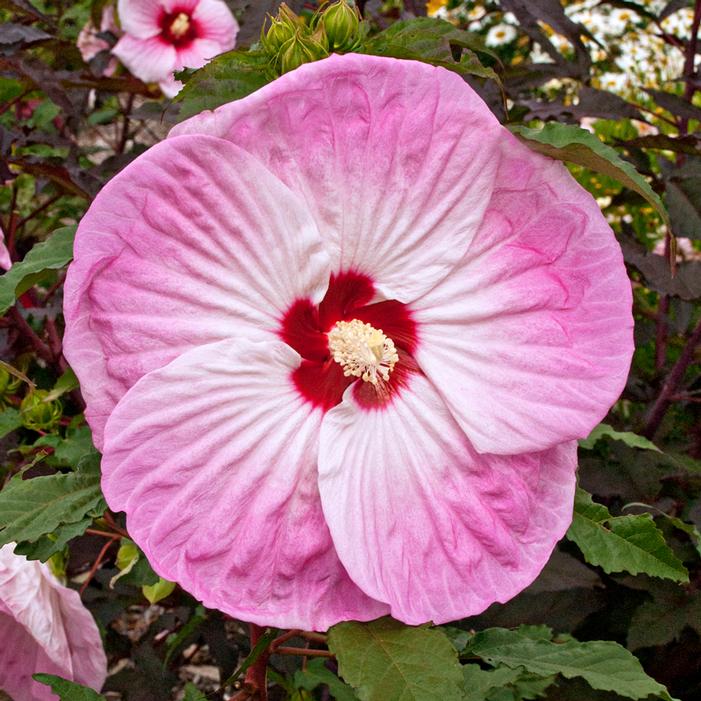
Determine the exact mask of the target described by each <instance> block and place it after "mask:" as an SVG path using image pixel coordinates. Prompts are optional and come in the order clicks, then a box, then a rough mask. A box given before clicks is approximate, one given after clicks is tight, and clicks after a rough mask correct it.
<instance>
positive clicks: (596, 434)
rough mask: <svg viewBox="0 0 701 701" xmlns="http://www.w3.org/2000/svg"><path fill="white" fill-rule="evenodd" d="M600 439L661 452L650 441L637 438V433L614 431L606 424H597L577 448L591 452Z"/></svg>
mask: <svg viewBox="0 0 701 701" xmlns="http://www.w3.org/2000/svg"><path fill="white" fill-rule="evenodd" d="M602 438H612V439H613V440H615V441H623V443H625V444H626V445H627V446H628V447H630V448H642V449H643V450H656V451H657V452H658V453H661V452H662V451H661V450H660V449H659V448H658V447H657V446H656V445H655V444H654V443H653V442H652V441H650V440H648V439H647V438H645V437H644V436H639V435H638V434H637V433H631V432H630V431H616V429H614V428H613V426H609V425H608V424H599V425H598V426H596V427H595V428H594V430H593V431H592V432H591V433H590V434H589V436H588V437H587V438H585V439H584V440H581V441H579V447H580V448H584V449H585V450H591V449H592V448H593V447H594V446H595V445H596V444H597V443H598V441H599V440H601V439H602Z"/></svg>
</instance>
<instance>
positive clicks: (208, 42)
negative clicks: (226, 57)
mask: <svg viewBox="0 0 701 701" xmlns="http://www.w3.org/2000/svg"><path fill="white" fill-rule="evenodd" d="M221 52H222V49H221V47H220V46H219V44H218V43H217V42H216V41H213V40H212V39H194V40H193V41H191V42H190V43H189V44H188V45H187V46H186V47H183V48H180V47H178V48H176V53H177V59H176V61H177V65H176V70H181V69H182V68H201V67H202V66H204V64H205V63H207V62H208V61H210V60H211V59H213V58H214V57H215V56H217V55H219V54H220V53H221Z"/></svg>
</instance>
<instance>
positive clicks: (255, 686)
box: [244, 623, 270, 701]
mask: <svg viewBox="0 0 701 701" xmlns="http://www.w3.org/2000/svg"><path fill="white" fill-rule="evenodd" d="M249 631H250V633H249V634H250V638H251V649H253V648H254V647H255V646H256V643H257V642H258V641H259V640H260V639H261V637H262V636H263V634H264V633H265V628H261V627H260V626H257V625H256V624H255V623H249ZM269 658H270V648H268V649H267V650H264V651H263V652H262V653H261V655H260V656H259V657H258V659H257V660H256V661H255V662H254V663H253V664H252V665H251V666H250V667H249V668H248V670H247V671H246V678H245V680H244V687H245V688H246V689H247V691H248V694H249V698H251V699H255V701H268V679H267V676H268V659H269Z"/></svg>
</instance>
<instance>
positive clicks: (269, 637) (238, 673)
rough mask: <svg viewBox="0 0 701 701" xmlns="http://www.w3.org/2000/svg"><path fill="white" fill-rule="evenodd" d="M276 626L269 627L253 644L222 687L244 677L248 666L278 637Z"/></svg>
mask: <svg viewBox="0 0 701 701" xmlns="http://www.w3.org/2000/svg"><path fill="white" fill-rule="evenodd" d="M277 633H278V632H277V629H276V628H268V629H267V630H266V631H265V633H263V635H261V636H260V638H258V642H257V643H256V644H255V645H254V646H253V649H252V650H251V651H250V652H249V653H248V656H247V657H246V659H245V660H244V661H243V662H242V663H241V665H240V666H239V667H238V669H236V670H235V671H234V673H233V674H232V675H231V676H230V677H229V678H228V679H227V680H226V681H225V682H224V683H223V684H222V685H221V686H222V687H225V686H231V685H232V684H234V683H235V682H236V681H237V680H238V679H239V678H240V677H242V676H243V675H244V674H245V673H246V670H248V668H249V667H250V666H251V665H252V664H254V663H255V662H256V661H257V660H258V658H259V657H260V656H261V655H262V654H263V653H264V652H265V651H266V650H267V649H268V645H270V643H272V642H273V640H275V638H276V637H277Z"/></svg>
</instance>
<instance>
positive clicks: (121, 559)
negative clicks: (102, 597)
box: [110, 538, 160, 588]
mask: <svg viewBox="0 0 701 701" xmlns="http://www.w3.org/2000/svg"><path fill="white" fill-rule="evenodd" d="M116 565H117V569H118V570H119V574H116V575H115V576H114V577H112V579H111V580H110V588H112V587H114V585H115V583H116V582H117V581H118V580H119V581H121V583H122V584H130V585H132V586H135V587H145V586H154V585H156V584H158V582H159V580H160V577H159V576H158V575H157V574H156V573H155V572H154V571H153V569H151V565H150V564H149V561H148V560H147V559H146V555H144V554H143V553H142V552H141V550H140V549H139V548H138V546H137V545H136V543H135V542H134V541H133V540H130V539H129V538H122V540H121V543H120V545H119V550H118V551H117V560H116Z"/></svg>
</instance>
